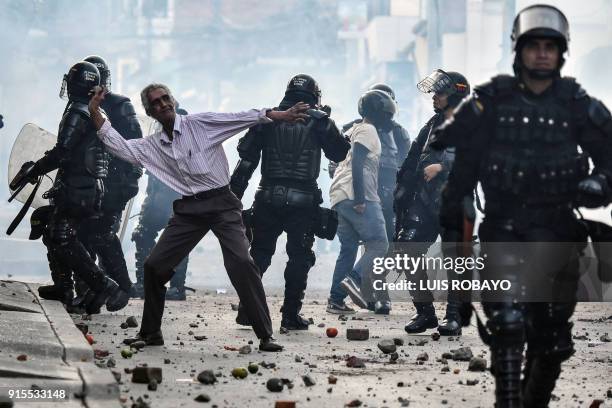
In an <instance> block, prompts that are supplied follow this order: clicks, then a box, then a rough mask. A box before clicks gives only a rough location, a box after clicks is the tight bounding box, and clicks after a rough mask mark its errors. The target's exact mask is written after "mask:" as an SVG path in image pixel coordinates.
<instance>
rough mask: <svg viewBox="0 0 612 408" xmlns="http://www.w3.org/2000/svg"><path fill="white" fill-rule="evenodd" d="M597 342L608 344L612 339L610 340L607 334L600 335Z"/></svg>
mask: <svg viewBox="0 0 612 408" xmlns="http://www.w3.org/2000/svg"><path fill="white" fill-rule="evenodd" d="M599 340H601V341H603V342H604V343H610V342H611V341H612V339H610V336H608V333H606V334H604V335H602V336H601V337H600V338H599Z"/></svg>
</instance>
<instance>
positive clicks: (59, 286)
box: [38, 252, 74, 305]
mask: <svg viewBox="0 0 612 408" xmlns="http://www.w3.org/2000/svg"><path fill="white" fill-rule="evenodd" d="M47 259H48V260H49V268H50V269H51V279H52V280H53V285H44V286H39V288H38V295H39V296H40V297H41V298H43V299H47V300H57V301H60V302H62V303H63V304H65V305H70V304H71V303H72V299H73V297H74V293H73V291H72V286H73V283H72V271H71V270H70V268H69V267H67V266H65V265H62V264H61V263H60V262H59V261H58V260H57V259H56V257H55V256H54V255H53V254H52V253H50V252H48V253H47Z"/></svg>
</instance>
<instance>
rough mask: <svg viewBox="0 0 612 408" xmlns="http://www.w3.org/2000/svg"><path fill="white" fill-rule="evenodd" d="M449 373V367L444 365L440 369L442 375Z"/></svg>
mask: <svg viewBox="0 0 612 408" xmlns="http://www.w3.org/2000/svg"><path fill="white" fill-rule="evenodd" d="M449 371H450V367H449V366H447V365H445V366H444V367H442V369H441V370H440V372H442V373H448V372H449Z"/></svg>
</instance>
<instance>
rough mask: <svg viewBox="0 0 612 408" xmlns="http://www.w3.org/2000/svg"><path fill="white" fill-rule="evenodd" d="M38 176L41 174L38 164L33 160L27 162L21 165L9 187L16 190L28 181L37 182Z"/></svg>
mask: <svg viewBox="0 0 612 408" xmlns="http://www.w3.org/2000/svg"><path fill="white" fill-rule="evenodd" d="M38 176H40V171H39V169H38V166H37V164H36V163H34V162H33V161H29V162H25V163H23V164H22V165H21V169H20V170H19V172H18V173H17V175H16V176H15V177H14V178H13V180H11V182H10V184H9V188H10V189H11V190H13V191H15V190H17V189H18V188H20V187H22V186H24V185H25V184H27V183H30V184H36V182H37V181H38Z"/></svg>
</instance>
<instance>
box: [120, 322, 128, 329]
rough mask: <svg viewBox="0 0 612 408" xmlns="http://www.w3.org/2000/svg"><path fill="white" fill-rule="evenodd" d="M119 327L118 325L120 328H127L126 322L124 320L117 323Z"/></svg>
mask: <svg viewBox="0 0 612 408" xmlns="http://www.w3.org/2000/svg"><path fill="white" fill-rule="evenodd" d="M119 327H120V328H121V329H123V330H125V329H127V328H128V327H129V326H128V324H127V323H126V322H122V323H121V324H120V325H119Z"/></svg>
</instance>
